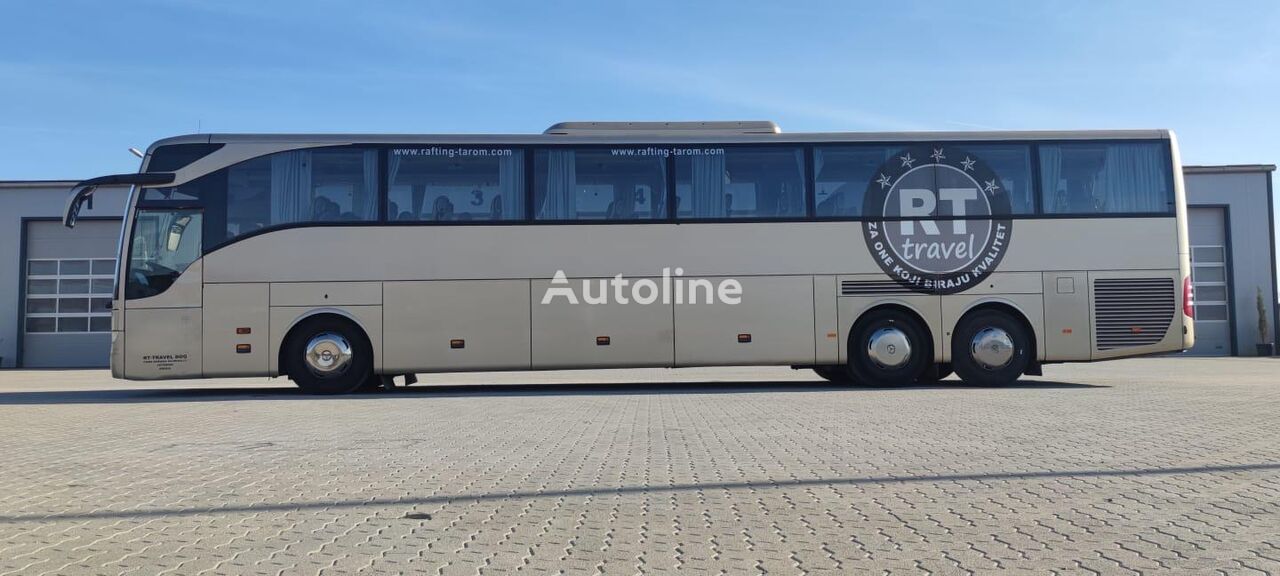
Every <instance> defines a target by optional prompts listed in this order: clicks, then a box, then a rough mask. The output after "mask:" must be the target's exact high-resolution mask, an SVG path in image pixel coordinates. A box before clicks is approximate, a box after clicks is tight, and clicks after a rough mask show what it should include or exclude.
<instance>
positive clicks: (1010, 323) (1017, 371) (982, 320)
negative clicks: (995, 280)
mask: <svg viewBox="0 0 1280 576" xmlns="http://www.w3.org/2000/svg"><path fill="white" fill-rule="evenodd" d="M1006 357H1007V360H1005V359H1006ZM1031 361H1032V343H1031V333H1030V331H1029V330H1027V327H1026V325H1025V324H1023V323H1022V320H1021V319H1019V318H1016V317H1014V316H1012V315H1011V314H1008V313H1006V312H1001V311H999V310H979V311H977V312H973V313H970V314H968V315H966V316H965V317H964V318H961V319H960V322H959V323H958V324H956V329H955V332H954V336H952V339H951V365H952V367H953V368H954V369H955V371H956V374H958V375H959V376H960V379H962V380H964V382H965V384H969V385H972V386H1006V385H1009V384H1012V383H1014V382H1016V381H1017V380H1018V377H1020V376H1022V373H1023V372H1024V371H1026V369H1027V367H1028V366H1029V365H1030V364H1031Z"/></svg>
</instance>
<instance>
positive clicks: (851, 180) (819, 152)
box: [813, 146, 898, 216]
mask: <svg viewBox="0 0 1280 576" xmlns="http://www.w3.org/2000/svg"><path fill="white" fill-rule="evenodd" d="M897 150H898V149H897V148H886V147H883V146H840V147H818V148H814V149H813V172H814V176H815V177H814V180H815V183H816V188H817V190H816V191H815V194H816V198H815V204H816V209H817V215H818V216H861V215H862V199H863V196H865V194H866V191H867V184H868V183H870V182H871V181H872V180H874V179H875V178H876V174H877V171H878V170H879V168H880V164H881V163H883V162H884V161H885V160H888V159H889V158H891V157H893V156H894V153H895V152H897Z"/></svg>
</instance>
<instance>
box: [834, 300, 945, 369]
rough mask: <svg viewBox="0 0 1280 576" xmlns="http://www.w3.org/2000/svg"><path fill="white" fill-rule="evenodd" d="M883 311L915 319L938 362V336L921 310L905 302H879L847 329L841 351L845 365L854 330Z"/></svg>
mask: <svg viewBox="0 0 1280 576" xmlns="http://www.w3.org/2000/svg"><path fill="white" fill-rule="evenodd" d="M881 310H895V311H898V312H902V313H904V314H906V315H908V316H911V317H912V318H914V319H915V321H916V322H918V323H919V324H920V327H921V329H923V330H924V332H925V334H927V335H928V336H929V347H930V348H933V350H931V351H930V352H931V353H932V354H931V355H932V356H933V359H934V360H933V361H934V362H936V361H937V359H938V354H939V351H938V349H937V348H938V334H935V333H934V331H933V325H932V324H930V323H929V321H928V320H927V319H925V317H924V314H921V313H920V311H919V310H917V309H916V308H915V307H913V306H910V305H908V304H906V303H905V302H897V301H885V302H877V303H876V304H873V305H871V306H868V307H866V308H865V309H863V310H862V311H861V312H859V313H858V315H857V316H856V317H854V318H853V321H852V322H849V324H848V328H847V329H846V332H845V336H844V349H843V350H841V351H840V358H841V361H842V362H843V363H848V362H849V350H850V345H851V340H852V339H853V334H854V328H856V327H857V326H858V323H860V322H862V321H863V320H865V319H866V318H867V316H869V315H871V314H874V313H876V312H879V311H881Z"/></svg>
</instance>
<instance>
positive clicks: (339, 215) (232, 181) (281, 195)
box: [226, 149, 378, 238]
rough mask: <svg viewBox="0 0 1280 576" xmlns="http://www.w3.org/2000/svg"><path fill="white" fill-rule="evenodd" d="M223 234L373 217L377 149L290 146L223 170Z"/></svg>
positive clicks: (374, 217)
mask: <svg viewBox="0 0 1280 576" xmlns="http://www.w3.org/2000/svg"><path fill="white" fill-rule="evenodd" d="M226 198H227V200H226V202H227V204H226V237H227V238H234V237H236V236H239V235H241V234H246V233H249V232H252V231H254V230H258V229H260V228H265V227H267V226H275V225H278V224H291V223H295V222H351V221H368V220H377V218H378V208H377V201H378V153H377V151H374V150H351V149H342V150H294V151H290V152H280V153H277V154H272V155H270V156H266V157H263V158H255V159H253V160H249V161H247V162H242V163H240V164H237V165H235V166H232V167H231V168H229V169H228V170H227V196H226Z"/></svg>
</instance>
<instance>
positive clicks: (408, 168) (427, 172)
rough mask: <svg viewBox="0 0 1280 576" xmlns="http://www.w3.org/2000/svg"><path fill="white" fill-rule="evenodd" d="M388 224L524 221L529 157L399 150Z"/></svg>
mask: <svg viewBox="0 0 1280 576" xmlns="http://www.w3.org/2000/svg"><path fill="white" fill-rule="evenodd" d="M387 162H388V165H387V180H388V182H389V184H390V186H389V189H388V198H387V218H388V219H390V220H405V221H420V220H429V221H468V220H520V219H522V218H524V153H523V152H522V151H520V150H512V149H509V148H507V149H496V148H494V149H490V148H448V147H430V148H399V149H392V150H391V154H390V156H389V158H388V160H387Z"/></svg>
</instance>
